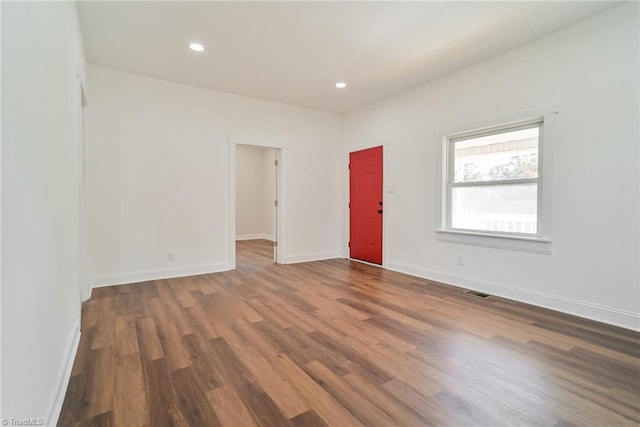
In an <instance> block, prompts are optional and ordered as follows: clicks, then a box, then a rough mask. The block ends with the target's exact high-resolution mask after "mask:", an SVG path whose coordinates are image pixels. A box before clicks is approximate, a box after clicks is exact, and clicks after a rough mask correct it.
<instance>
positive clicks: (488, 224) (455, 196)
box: [451, 183, 538, 234]
mask: <svg viewBox="0 0 640 427" xmlns="http://www.w3.org/2000/svg"><path fill="white" fill-rule="evenodd" d="M537 211H538V184H535V183H534V184H513V185H487V186H479V187H453V188H452V195H451V227H452V228H462V229H468V230H479V231H500V232H507V233H524V234H536V233H537V228H538V227H537V223H538V215H537Z"/></svg>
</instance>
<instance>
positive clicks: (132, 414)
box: [112, 353, 149, 427]
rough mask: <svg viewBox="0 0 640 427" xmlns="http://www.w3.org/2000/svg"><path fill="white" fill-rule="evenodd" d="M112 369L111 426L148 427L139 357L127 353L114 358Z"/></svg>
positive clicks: (145, 396)
mask: <svg viewBox="0 0 640 427" xmlns="http://www.w3.org/2000/svg"><path fill="white" fill-rule="evenodd" d="M114 369H115V385H114V390H115V393H114V396H113V410H112V419H113V424H114V425H117V426H118V425H121V426H124V425H127V426H131V427H137V426H140V427H141V426H147V425H149V413H148V410H147V395H146V389H145V382H144V373H143V370H142V364H141V361H140V355H139V354H138V353H127V354H124V355H121V356H118V357H116V359H115V366H114Z"/></svg>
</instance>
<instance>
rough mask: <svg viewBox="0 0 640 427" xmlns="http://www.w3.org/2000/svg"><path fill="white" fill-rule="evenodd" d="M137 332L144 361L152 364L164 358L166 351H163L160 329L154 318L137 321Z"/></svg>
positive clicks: (149, 317)
mask: <svg viewBox="0 0 640 427" xmlns="http://www.w3.org/2000/svg"><path fill="white" fill-rule="evenodd" d="M136 331H137V335H138V337H139V341H138V343H139V347H140V353H141V354H142V360H144V361H145V362H150V361H152V360H156V359H161V358H163V357H164V350H162V344H161V343H160V338H159V337H158V329H157V327H156V322H155V321H154V320H153V317H151V316H148V317H143V318H142V319H139V320H138V321H136Z"/></svg>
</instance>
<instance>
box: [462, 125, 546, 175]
mask: <svg viewBox="0 0 640 427" xmlns="http://www.w3.org/2000/svg"><path fill="white" fill-rule="evenodd" d="M539 132H540V128H539V127H538V126H536V127H534V128H530V129H521V130H516V131H510V132H503V133H500V134H496V135H487V136H481V137H477V138H471V139H465V140H461V141H456V142H454V166H453V174H454V182H478V181H504V180H510V179H523V178H537V177H538V136H539Z"/></svg>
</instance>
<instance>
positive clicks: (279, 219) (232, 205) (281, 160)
mask: <svg viewBox="0 0 640 427" xmlns="http://www.w3.org/2000/svg"><path fill="white" fill-rule="evenodd" d="M227 141H228V143H229V200H228V202H229V270H235V269H236V148H237V146H238V145H248V146H252V147H259V148H271V149H274V150H276V160H277V161H278V166H277V170H276V174H277V177H276V194H277V197H278V206H277V209H276V229H275V236H274V237H275V239H276V242H277V243H278V244H277V246H276V250H275V254H276V257H277V262H276V264H284V254H285V253H286V252H285V236H286V221H285V219H286V206H287V204H286V191H285V188H286V185H285V180H284V177H285V173H284V168H285V167H286V164H287V163H286V153H287V150H286V148H285V147H283V146H282V145H281V144H278V143H273V142H270V141H263V140H256V139H251V138H232V137H229V138H227Z"/></svg>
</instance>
